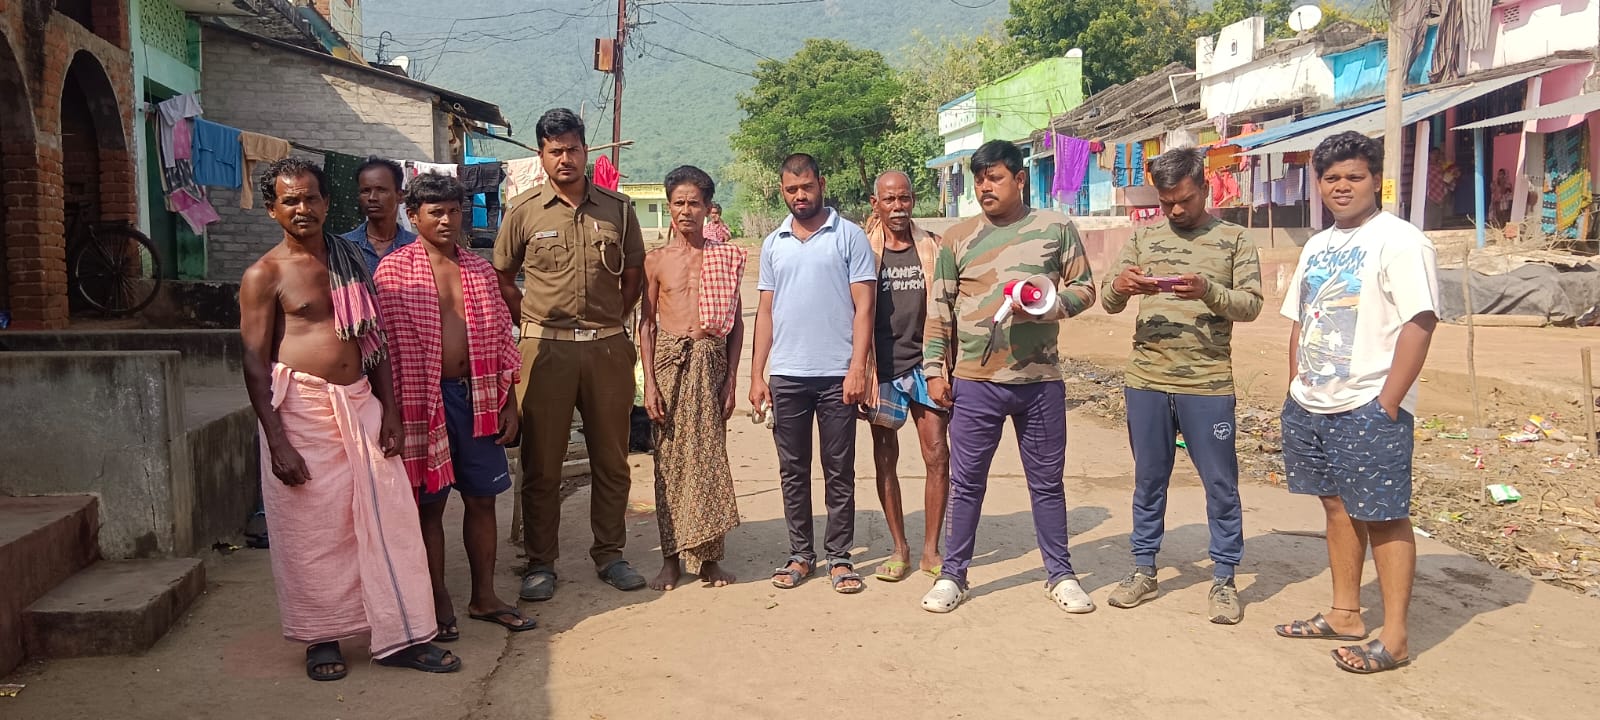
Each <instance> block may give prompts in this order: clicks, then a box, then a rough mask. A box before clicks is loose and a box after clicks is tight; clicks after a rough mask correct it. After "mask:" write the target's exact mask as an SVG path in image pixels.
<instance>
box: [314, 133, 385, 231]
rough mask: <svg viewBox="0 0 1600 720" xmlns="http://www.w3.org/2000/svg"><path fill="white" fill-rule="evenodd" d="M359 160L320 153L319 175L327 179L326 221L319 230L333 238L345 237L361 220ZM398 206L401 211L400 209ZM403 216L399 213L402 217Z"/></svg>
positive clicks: (339, 154)
mask: <svg viewBox="0 0 1600 720" xmlns="http://www.w3.org/2000/svg"><path fill="white" fill-rule="evenodd" d="M363 162H365V160H363V159H362V158H358V157H355V156H353V155H345V154H344V153H336V152H330V153H324V154H323V156H322V171H323V172H324V173H327V175H328V218H327V220H326V221H324V222H323V226H324V227H326V228H328V232H331V233H333V234H335V235H339V234H343V233H347V232H349V231H351V230H353V229H355V227H356V226H357V225H360V224H361V222H362V221H363V220H364V219H365V216H364V214H363V213H362V212H361V204H360V185H359V183H358V182H357V180H356V171H357V170H358V169H360V167H361V163H363ZM404 205H405V204H404V203H401V207H402V208H403V207H404ZM402 214H403V213H402Z"/></svg>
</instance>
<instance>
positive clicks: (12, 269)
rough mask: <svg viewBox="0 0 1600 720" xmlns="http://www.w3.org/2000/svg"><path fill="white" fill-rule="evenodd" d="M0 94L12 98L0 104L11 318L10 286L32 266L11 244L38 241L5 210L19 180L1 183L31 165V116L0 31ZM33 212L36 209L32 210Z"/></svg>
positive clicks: (1, 248)
mask: <svg viewBox="0 0 1600 720" xmlns="http://www.w3.org/2000/svg"><path fill="white" fill-rule="evenodd" d="M0 97H5V98H12V101H10V102H6V103H0V312H3V313H5V314H6V317H7V318H8V322H9V321H14V320H15V318H14V316H13V313H12V311H11V310H12V302H11V287H12V286H13V285H20V284H21V283H23V282H25V281H27V280H29V279H30V278H29V277H25V276H24V274H25V273H26V272H29V271H33V270H34V268H31V267H30V268H27V269H24V263H23V262H22V260H21V258H12V257H11V251H10V249H11V248H12V247H16V248H22V247H25V246H31V245H35V244H37V243H38V242H39V239H38V234H37V233H31V234H30V233H24V232H21V229H22V220H21V219H20V218H17V217H14V215H17V214H20V213H12V212H9V211H8V210H7V208H8V207H9V206H10V205H11V203H9V202H7V201H6V188H7V186H10V187H11V188H13V191H15V188H16V187H17V186H18V185H20V183H15V184H13V183H8V182H4V179H9V178H13V177H19V176H18V175H17V173H19V172H31V171H32V170H33V167H34V150H33V148H34V143H35V137H34V132H33V116H32V112H31V109H30V106H31V105H32V103H31V102H29V100H30V96H29V94H28V86H27V83H26V82H25V81H24V80H23V73H22V66H21V64H20V63H19V62H18V61H17V56H16V53H15V52H13V50H12V45H11V39H10V38H9V37H7V36H6V35H5V34H4V33H0ZM35 211H36V210H35Z"/></svg>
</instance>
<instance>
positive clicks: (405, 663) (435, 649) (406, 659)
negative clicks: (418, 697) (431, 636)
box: [376, 642, 461, 673]
mask: <svg viewBox="0 0 1600 720" xmlns="http://www.w3.org/2000/svg"><path fill="white" fill-rule="evenodd" d="M445 658H454V659H455V662H446V660H445ZM376 662H377V663H378V664H379V665H382V666H384V667H399V668H410V669H412V670H421V671H423V672H427V673H453V672H456V671H458V670H460V669H461V658H457V657H456V656H455V654H454V653H452V652H450V651H449V650H445V649H444V648H441V647H439V646H437V645H434V644H433V643H431V642H425V643H417V644H416V645H412V646H411V647H408V648H406V649H404V650H401V651H400V652H397V653H395V654H393V655H390V656H389V657H386V658H379V659H378V660H376Z"/></svg>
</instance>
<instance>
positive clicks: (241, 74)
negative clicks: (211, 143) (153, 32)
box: [200, 28, 448, 282]
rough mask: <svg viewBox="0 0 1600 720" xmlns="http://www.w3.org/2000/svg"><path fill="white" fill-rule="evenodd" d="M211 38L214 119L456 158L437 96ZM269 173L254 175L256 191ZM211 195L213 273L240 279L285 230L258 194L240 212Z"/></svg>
mask: <svg viewBox="0 0 1600 720" xmlns="http://www.w3.org/2000/svg"><path fill="white" fill-rule="evenodd" d="M203 33H204V35H203V38H202V42H201V53H202V55H203V58H202V62H201V68H202V70H201V75H200V84H201V87H203V88H205V90H204V93H203V95H202V96H201V103H202V105H204V107H205V114H206V118H207V119H210V120H213V121H215V122H219V123H223V124H226V125H231V126H233V127H237V128H239V129H241V130H249V131H252V132H259V133H263V134H266V135H271V136H274V137H280V138H283V139H285V140H289V141H291V142H297V143H300V144H302V145H307V146H310V147H315V148H321V149H325V150H331V151H334V152H341V153H345V154H349V155H355V156H363V157H364V156H366V155H381V156H384V157H389V158H395V159H398V160H423V161H428V162H433V161H434V160H435V158H439V157H447V155H446V153H447V152H448V149H447V148H441V147H439V146H438V141H437V140H436V136H437V132H436V129H437V128H438V127H439V126H441V125H443V124H444V122H445V119H444V116H443V115H442V114H441V113H439V112H437V111H436V110H435V109H434V105H433V102H434V98H433V96H432V95H431V94H430V93H427V92H426V91H423V90H420V89H417V88H414V87H411V86H409V85H406V84H403V83H401V82H397V81H391V80H387V79H385V78H383V77H382V76H379V75H375V74H374V73H371V72H368V71H363V70H359V69H355V68H351V67H348V66H347V65H346V64H345V63H342V62H340V61H335V60H332V59H331V58H330V59H327V60H324V59H321V58H317V57H312V56H308V55H304V54H301V53H296V52H293V51H290V50H285V49H282V48H279V47H277V46H274V45H269V44H265V43H257V42H252V41H251V40H250V39H249V38H245V37H241V36H239V35H237V34H235V33H231V32H228V31H224V30H216V29H213V28H206V29H205V30H204V31H203ZM298 154H302V155H304V156H305V157H307V158H309V159H312V160H316V161H320V160H321V157H320V156H318V155H315V154H309V153H298ZM264 169H265V168H262V167H257V168H255V172H254V173H253V176H252V177H251V178H250V182H251V183H252V185H253V184H254V183H255V182H256V180H257V179H258V178H259V177H260V175H261V173H262V171H263V170H264ZM211 198H212V203H213V204H214V205H216V207H217V212H218V214H219V215H221V216H222V221H221V222H219V223H216V224H213V225H211V226H210V228H209V230H208V232H207V237H206V262H207V266H208V267H207V272H206V276H207V279H209V280H215V281H225V282H232V281H237V280H238V279H239V277H240V276H241V275H243V274H244V270H245V268H248V267H249V266H250V264H251V263H253V262H255V260H256V258H258V257H260V256H261V254H262V253H264V252H266V251H267V250H268V249H270V248H271V247H272V246H273V245H275V244H277V243H278V241H279V240H281V239H282V237H283V231H282V230H281V229H279V227H278V225H277V223H275V222H273V220H272V219H271V218H270V217H268V216H267V211H266V209H265V207H264V206H263V205H264V203H263V202H262V201H261V198H259V197H258V198H256V203H255V205H256V206H255V208H254V209H252V210H242V209H240V208H239V203H238V195H237V193H235V192H234V191H231V190H221V189H214V188H213V189H212V193H211ZM329 230H330V231H333V232H337V233H342V232H344V231H346V230H349V228H329Z"/></svg>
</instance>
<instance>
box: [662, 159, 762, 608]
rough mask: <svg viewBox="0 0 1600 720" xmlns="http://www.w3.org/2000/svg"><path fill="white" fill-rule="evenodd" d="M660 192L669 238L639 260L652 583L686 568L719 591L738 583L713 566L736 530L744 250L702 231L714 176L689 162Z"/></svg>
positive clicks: (673, 582)
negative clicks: (654, 540) (732, 444)
mask: <svg viewBox="0 0 1600 720" xmlns="http://www.w3.org/2000/svg"><path fill="white" fill-rule="evenodd" d="M666 186H667V205H668V207H669V208H671V210H672V230H673V232H672V237H671V239H670V240H669V241H668V242H667V245H666V247H663V248H660V249H658V250H655V251H653V252H651V253H650V254H649V255H646V256H645V261H644V274H645V290H644V303H643V305H642V312H640V316H639V350H640V353H641V356H642V358H643V361H644V404H645V409H646V410H648V411H649V413H650V420H651V421H652V422H653V423H654V429H655V446H656V451H655V457H656V521H657V523H658V524H659V525H660V526H661V555H662V563H661V572H660V573H658V574H657V575H656V576H655V578H654V579H652V580H651V581H650V587H652V588H654V589H656V590H671V589H672V588H674V587H676V586H677V584H678V580H679V578H680V577H681V576H682V574H683V570H684V567H683V566H684V565H687V566H688V571H689V573H690V574H692V575H698V576H700V580H701V581H702V582H705V583H708V584H710V585H712V586H715V587H721V586H724V585H727V584H729V583H731V582H733V580H734V577H733V575H732V574H731V573H729V572H728V571H727V570H724V569H723V568H722V566H721V565H720V564H719V563H720V562H721V560H722V557H723V542H722V541H723V537H724V536H726V535H727V534H728V531H730V530H732V529H734V528H735V527H738V526H739V508H738V506H737V504H736V503H735V502H734V497H733V473H732V471H730V470H729V469H728V450H727V444H726V438H727V427H728V417H729V416H731V415H732V414H733V402H734V400H733V390H734V385H735V383H736V381H735V377H736V376H737V373H738V371H739V350H740V348H741V346H742V345H743V342H742V341H743V339H744V319H743V318H742V317H741V312H740V303H739V279H740V277H741V276H742V275H743V274H744V263H745V257H746V253H745V251H744V249H743V248H740V247H738V246H736V245H732V244H729V243H726V242H717V241H711V240H708V239H707V238H706V236H705V234H704V227H705V226H704V223H705V219H706V211H707V209H708V208H710V207H711V196H712V195H713V194H714V193H715V192H716V184H715V183H713V182H712V181H711V176H709V175H707V174H706V173H705V172H704V171H702V170H700V169H699V168H696V167H690V166H687V165H685V166H683V167H680V168H678V169H676V170H673V171H672V172H670V173H668V174H667V182H666Z"/></svg>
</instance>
